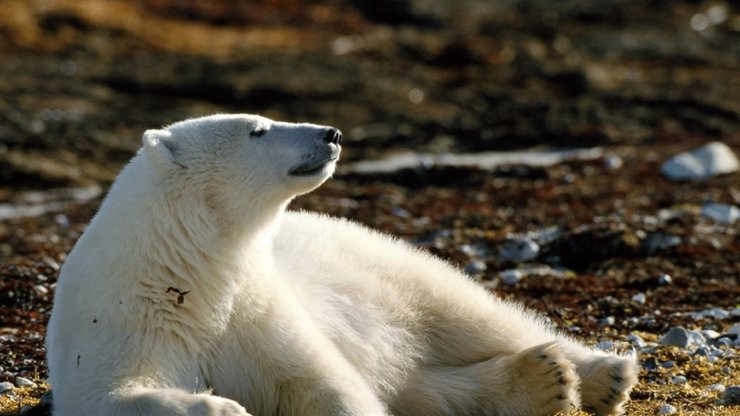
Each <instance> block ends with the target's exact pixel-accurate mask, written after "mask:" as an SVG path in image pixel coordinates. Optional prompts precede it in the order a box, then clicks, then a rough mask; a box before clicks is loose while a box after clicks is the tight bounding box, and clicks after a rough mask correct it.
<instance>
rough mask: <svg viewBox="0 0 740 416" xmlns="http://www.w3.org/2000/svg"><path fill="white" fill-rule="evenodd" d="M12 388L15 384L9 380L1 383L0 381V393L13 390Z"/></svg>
mask: <svg viewBox="0 0 740 416" xmlns="http://www.w3.org/2000/svg"><path fill="white" fill-rule="evenodd" d="M14 388H15V386H14V385H13V383H11V382H9V381H3V382H2V383H0V394H5V393H7V392H9V391H13V389H14Z"/></svg>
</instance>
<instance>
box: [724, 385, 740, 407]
mask: <svg viewBox="0 0 740 416" xmlns="http://www.w3.org/2000/svg"><path fill="white" fill-rule="evenodd" d="M722 402H723V403H724V404H725V405H727V406H738V405H740V385H735V386H728V387H726V388H725V392H724V393H722Z"/></svg>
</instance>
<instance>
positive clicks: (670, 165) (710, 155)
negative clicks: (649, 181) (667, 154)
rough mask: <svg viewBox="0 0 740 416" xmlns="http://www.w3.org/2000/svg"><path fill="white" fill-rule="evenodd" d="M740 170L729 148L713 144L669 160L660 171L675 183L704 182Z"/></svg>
mask: <svg viewBox="0 0 740 416" xmlns="http://www.w3.org/2000/svg"><path fill="white" fill-rule="evenodd" d="M738 169H740V162H738V160H737V157H736V156H735V154H734V153H733V152H732V149H730V147H729V146H727V145H726V144H724V143H720V142H711V143H709V144H706V145H704V146H702V147H700V148H698V149H694V150H692V151H690V152H684V153H680V154H678V155H676V156H674V157H672V158H670V159H668V160H667V161H666V162H665V163H663V166H661V168H660V170H661V172H662V173H663V175H665V176H666V177H668V179H671V180H674V181H682V180H702V179H707V178H709V177H712V176H715V175H721V174H725V173H732V172H735V171H737V170H738Z"/></svg>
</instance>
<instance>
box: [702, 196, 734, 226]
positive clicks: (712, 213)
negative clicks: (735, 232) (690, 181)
mask: <svg viewBox="0 0 740 416" xmlns="http://www.w3.org/2000/svg"><path fill="white" fill-rule="evenodd" d="M701 215H702V216H704V217H707V218H711V219H713V220H714V221H717V222H718V223H720V224H728V225H729V224H732V223H734V222H735V221H736V220H737V219H738V218H740V209H739V208H738V207H736V206H735V205H729V204H719V203H716V202H709V203H707V204H704V206H703V207H702V208H701Z"/></svg>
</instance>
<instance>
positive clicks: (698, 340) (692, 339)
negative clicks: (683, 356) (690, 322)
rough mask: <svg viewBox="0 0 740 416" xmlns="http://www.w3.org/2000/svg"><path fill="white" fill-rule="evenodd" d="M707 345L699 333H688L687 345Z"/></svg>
mask: <svg viewBox="0 0 740 416" xmlns="http://www.w3.org/2000/svg"><path fill="white" fill-rule="evenodd" d="M706 343H707V340H706V338H704V335H702V334H701V332H699V331H689V344H696V345H704V344H706Z"/></svg>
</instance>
